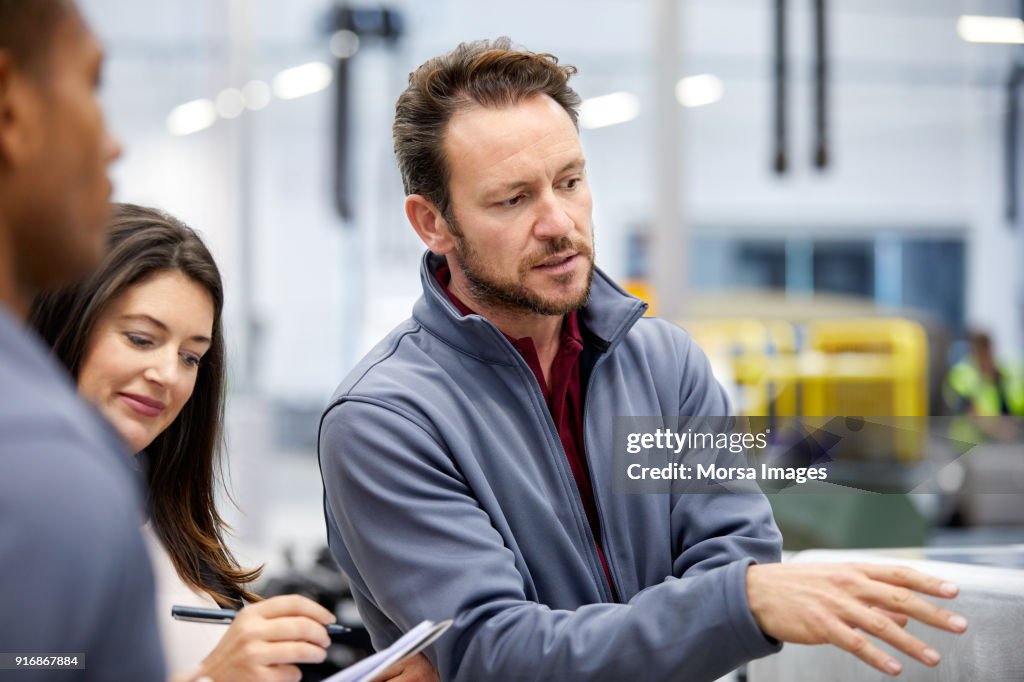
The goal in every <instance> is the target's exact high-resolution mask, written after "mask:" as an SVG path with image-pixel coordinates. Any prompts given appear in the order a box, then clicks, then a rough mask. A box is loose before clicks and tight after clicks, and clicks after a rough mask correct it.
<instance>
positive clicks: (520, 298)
mask: <svg viewBox="0 0 1024 682" xmlns="http://www.w3.org/2000/svg"><path fill="white" fill-rule="evenodd" d="M447 222H448V225H449V227H450V230H451V234H452V237H453V238H454V239H455V261H456V263H457V264H458V266H459V267H460V268H461V269H462V272H463V274H464V275H465V276H466V280H467V282H468V283H469V293H470V294H471V295H472V297H473V299H474V300H475V301H478V302H480V303H482V304H484V305H486V306H489V307H491V308H495V309H498V310H503V311H506V312H511V313H520V314H521V313H531V314H534V315H565V314H566V313H568V312H571V311H573V310H579V309H580V308H582V307H583V306H585V305H586V304H587V301H589V300H590V287H591V284H592V283H593V281H594V249H593V247H591V246H590V245H588V244H585V243H582V242H575V241H573V240H572V239H570V238H569V237H561V238H560V239H557V240H554V241H549V242H547V243H546V244H547V245H546V246H545V248H544V253H543V254H540V255H538V256H535V257H532V258H531V259H530V260H529V261H527V262H525V263H521V264H520V266H519V279H520V281H521V280H522V279H524V278H525V275H526V274H527V273H528V272H529V271H530V270H531V269H532V268H533V267H534V266H535V265H537V264H538V263H539V262H540V261H543V260H544V259H546V258H550V257H551V256H554V255H556V254H558V253H560V252H562V251H569V250H572V251H577V252H578V253H579V255H578V256H577V257H579V258H586V259H587V260H588V262H589V267H588V269H587V282H586V286H585V287H584V288H583V291H582V292H580V295H579V296H576V297H574V298H572V299H570V300H568V301H549V300H547V299H545V298H544V297H542V296H540V295H538V294H537V293H535V292H534V291H532V290H531V289H530V288H529V287H527V286H525V285H523V284H520V283H519V282H512V281H504V282H503V281H499V280H495V279H492V278H490V277H489V276H488V275H487V274H486V273H484V272H483V271H482V268H480V267H479V263H480V257H479V254H478V253H477V251H476V249H474V248H473V246H472V245H471V244H470V243H469V241H468V240H467V239H466V237H465V235H464V234H463V232H462V230H461V229H460V228H459V227H458V223H457V222H456V221H455V220H454V216H451V217H450V219H449V220H448V221H447ZM572 277H574V274H568V275H563V279H562V280H561V281H564V282H567V281H569V279H571V278H572Z"/></svg>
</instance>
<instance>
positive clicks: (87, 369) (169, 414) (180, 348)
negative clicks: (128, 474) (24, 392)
mask: <svg viewBox="0 0 1024 682" xmlns="http://www.w3.org/2000/svg"><path fill="white" fill-rule="evenodd" d="M212 334H213V299H212V298H211V296H210V294H209V292H207V290H206V289H205V288H204V287H203V286H202V285H201V284H199V283H197V282H195V281H194V280H191V279H189V278H188V277H186V276H185V275H183V274H182V273H181V272H178V271H172V270H165V271H162V272H158V273H156V274H154V275H152V276H150V277H149V278H148V279H145V280H143V281H142V282H140V283H138V284H135V285H134V286H131V287H129V288H128V289H126V290H125V291H124V292H122V293H121V295H120V296H118V297H117V298H115V299H113V300H112V301H111V302H110V304H109V305H108V306H107V309H106V310H105V311H104V312H103V314H102V315H101V316H100V318H99V320H97V322H96V327H95V329H93V331H92V335H91V337H90V338H89V340H88V345H87V348H86V352H85V357H84V359H83V361H82V365H81V368H80V369H79V373H78V390H79V392H80V393H81V394H82V396H84V397H85V398H86V399H87V400H89V401H91V402H92V403H93V404H95V405H96V406H97V407H98V408H99V410H100V412H102V413H103V415H104V416H105V417H106V418H107V419H108V420H109V421H110V423H111V424H113V425H114V428H116V429H117V431H118V433H120V434H121V438H122V439H123V440H124V442H125V443H126V444H127V445H128V447H129V448H131V451H132V452H139V451H141V450H144V449H145V448H146V447H147V446H148V445H149V444H150V443H152V442H153V439H155V438H156V437H157V436H158V435H160V433H162V432H163V430H164V429H166V428H167V427H168V426H170V424H171V422H173V421H174V419H175V418H176V417H177V416H178V414H179V413H180V412H181V408H183V407H184V406H185V403H186V402H188V399H189V398H190V397H191V396H192V389H194V388H195V385H196V376H197V375H198V372H199V364H200V362H201V360H202V357H203V355H204V354H205V353H206V351H207V350H209V348H210V338H211V336H212Z"/></svg>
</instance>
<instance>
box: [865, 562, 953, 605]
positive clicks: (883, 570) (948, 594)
mask: <svg viewBox="0 0 1024 682" xmlns="http://www.w3.org/2000/svg"><path fill="white" fill-rule="evenodd" d="M856 567H857V568H858V569H860V570H861V571H862V572H863V573H864V575H866V576H867V577H869V578H871V579H872V580H878V581H880V582H883V583H889V584H890V585H897V586H899V587H905V588H907V589H910V590H914V591H915V592H923V593H924V594H930V595H931V596H933V597H942V598H943V599H951V598H953V597H955V596H956V595H957V594H959V592H960V588H959V587H957V586H956V585H955V584H954V583H951V582H949V581H948V580H943V579H941V578H936V577H935V576H933V575H928V574H927V573H921V572H920V571H915V570H914V569H912V568H910V567H908V566H891V565H888V564H856Z"/></svg>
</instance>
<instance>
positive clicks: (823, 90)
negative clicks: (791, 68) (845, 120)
mask: <svg viewBox="0 0 1024 682" xmlns="http://www.w3.org/2000/svg"><path fill="white" fill-rule="evenodd" d="M825 11H826V10H825V0H814V166H815V167H816V168H819V169H823V168H826V167H828V162H829V154H828V90H827V86H828V70H827V68H826V67H827V60H826V57H825V55H826V32H825Z"/></svg>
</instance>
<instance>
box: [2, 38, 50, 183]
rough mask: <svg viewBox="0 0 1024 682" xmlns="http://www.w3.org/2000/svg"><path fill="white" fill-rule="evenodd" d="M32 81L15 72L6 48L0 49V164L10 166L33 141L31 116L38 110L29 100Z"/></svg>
mask: <svg viewBox="0 0 1024 682" xmlns="http://www.w3.org/2000/svg"><path fill="white" fill-rule="evenodd" d="M33 87H34V83H32V82H30V79H29V77H28V76H26V75H25V74H24V73H19V72H18V69H17V67H16V66H15V64H14V59H13V58H12V57H11V54H10V53H9V52H6V51H4V50H0V164H3V165H6V166H11V165H16V164H18V162H19V160H20V159H22V158H24V157H25V156H26V155H27V154H30V153H31V150H32V146H33V145H34V144H35V141H34V140H33V137H34V136H33V135H32V130H31V128H32V126H31V123H32V121H31V119H32V117H33V116H35V117H38V116H40V115H41V114H42V112H41V111H39V110H38V107H34V106H33V105H34V104H36V102H35V101H33V96H34V95H35V93H34V92H32V89H33Z"/></svg>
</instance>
